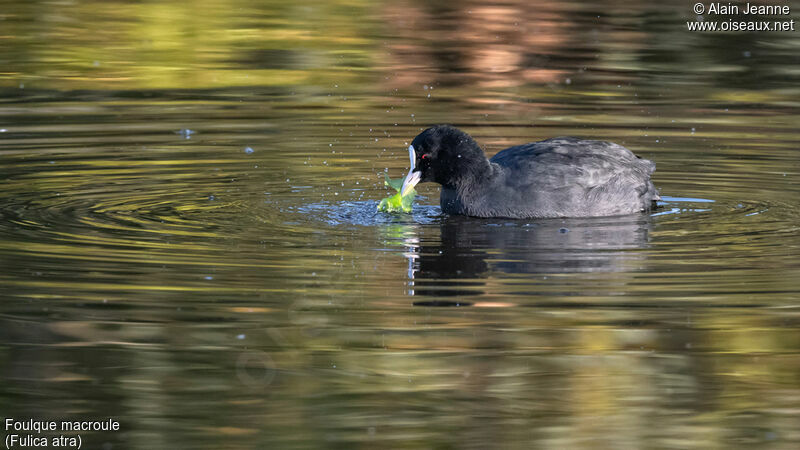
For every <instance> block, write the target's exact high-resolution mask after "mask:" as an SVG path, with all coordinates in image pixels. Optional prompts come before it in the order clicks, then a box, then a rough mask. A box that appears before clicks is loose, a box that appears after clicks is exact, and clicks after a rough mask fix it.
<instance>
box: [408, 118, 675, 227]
mask: <svg viewBox="0 0 800 450" xmlns="http://www.w3.org/2000/svg"><path fill="white" fill-rule="evenodd" d="M408 150H409V155H410V157H411V170H409V172H408V175H407V176H406V178H405V180H404V183H403V192H407V191H408V190H409V189H411V188H412V187H414V186H415V185H416V184H417V183H420V182H425V181H433V182H436V183H439V184H441V185H442V193H441V198H440V202H441V205H442V211H443V212H445V213H448V214H461V215H467V216H475V217H509V218H545V217H593V216H613V215H622V214H632V213H637V212H640V211H647V210H649V209H651V208H652V207H653V205H654V203H655V201H656V200H659V199H660V197H659V196H658V193H657V192H656V189H655V186H653V183H652V182H651V181H650V174H652V173H653V171H655V168H656V165H655V163H653V162H652V161H648V160H646V159H641V158H639V157H638V156H636V155H634V154H633V153H632V152H631V151H630V150H628V149H626V148H625V147H622V146H620V145H617V144H614V143H611V142H604V141H591V140H583V139H577V138H574V137H556V138H551V139H547V140H545V141H540V142H531V143H528V144H523V145H518V146H515V147H510V148H507V149H505V150H502V151H501V152H499V153H497V154H496V155H494V156H493V157H492V159H486V155H484V153H483V150H481V148H480V147H479V146H478V144H477V143H476V142H475V140H474V139H472V137H471V136H470V135H468V134H467V133H465V132H463V131H461V130H459V129H458V128H455V127H452V126H449V125H437V126H434V127H431V128H428V129H427V130H425V131H423V132H422V133H420V134H419V136H417V137H416V138H414V141H412V143H411V145H410V146H409V147H408Z"/></svg>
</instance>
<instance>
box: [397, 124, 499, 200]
mask: <svg viewBox="0 0 800 450" xmlns="http://www.w3.org/2000/svg"><path fill="white" fill-rule="evenodd" d="M408 153H409V157H410V158H411V169H410V170H409V172H408V175H406V178H405V180H404V181H403V189H402V192H403V193H404V194H405V193H407V192H408V191H409V190H411V188H413V187H414V186H416V185H417V183H422V182H426V181H433V182H435V183H439V184H441V185H442V186H447V187H453V186H456V185H457V184H459V183H460V182H463V181H465V180H466V179H468V178H469V177H474V176H479V175H480V173H481V172H482V171H483V170H485V169H486V167H487V166H488V164H489V162H488V160H487V159H486V155H485V154H484V153H483V150H481V148H480V147H479V146H478V144H477V143H476V142H475V140H474V139H472V137H471V136H470V135H468V134H467V133H465V132H463V131H461V130H459V129H458V128H455V127H451V126H450V125H436V126H434V127H431V128H428V129H427V130H425V131H423V132H422V133H420V134H419V135H418V136H417V137H415V138H414V140H413V141H412V142H411V145H410V146H409V147H408Z"/></svg>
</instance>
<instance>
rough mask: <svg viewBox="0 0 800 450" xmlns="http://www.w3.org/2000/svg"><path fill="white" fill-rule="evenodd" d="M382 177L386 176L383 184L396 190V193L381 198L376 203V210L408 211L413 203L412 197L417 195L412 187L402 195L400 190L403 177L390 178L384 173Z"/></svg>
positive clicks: (390, 211)
mask: <svg viewBox="0 0 800 450" xmlns="http://www.w3.org/2000/svg"><path fill="white" fill-rule="evenodd" d="M384 177H386V179H385V181H384V184H385V185H386V186H389V187H390V188H392V189H394V190H396V191H397V194H394V195H393V196H391V197H386V198H385V199H383V200H381V202H380V203H379V204H378V211H383V212H389V213H394V212H404V213H410V212H411V205H412V204H413V203H414V197H416V196H417V191H416V190H414V188H411V189H408V190H407V191H406V193H405V195H403V193H402V192H401V191H402V189H403V180H404V178H395V179H391V178H389V175H384Z"/></svg>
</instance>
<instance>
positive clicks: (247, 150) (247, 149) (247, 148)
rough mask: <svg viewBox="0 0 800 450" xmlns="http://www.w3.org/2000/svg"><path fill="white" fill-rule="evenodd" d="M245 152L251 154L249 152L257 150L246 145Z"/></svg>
mask: <svg viewBox="0 0 800 450" xmlns="http://www.w3.org/2000/svg"><path fill="white" fill-rule="evenodd" d="M244 152H245V153H247V154H248V155H249V154H251V153H253V152H255V150H253V149H252V148H251V147H245V148H244Z"/></svg>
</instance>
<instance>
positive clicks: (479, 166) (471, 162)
mask: <svg viewBox="0 0 800 450" xmlns="http://www.w3.org/2000/svg"><path fill="white" fill-rule="evenodd" d="M459 147H460V148H459V151H458V152H457V153H456V156H455V159H454V161H453V164H452V171H451V172H450V174H449V175H450V176H449V177H448V180H447V182H445V183H442V185H443V186H445V187H447V188H450V189H453V190H455V191H456V192H458V193H459V195H461V196H470V194H472V193H474V192H479V191H480V189H481V188H482V187H483V186H485V185H486V184H488V183H489V182H490V181H491V179H492V176H493V170H492V164H491V163H490V162H489V160H488V159H487V158H486V154H484V153H483V150H482V149H481V148H480V147H479V146H478V144H477V143H476V142H475V141H474V140H472V139H470V140H469V141H468V142H463V143H462V145H461V146H459Z"/></svg>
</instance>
